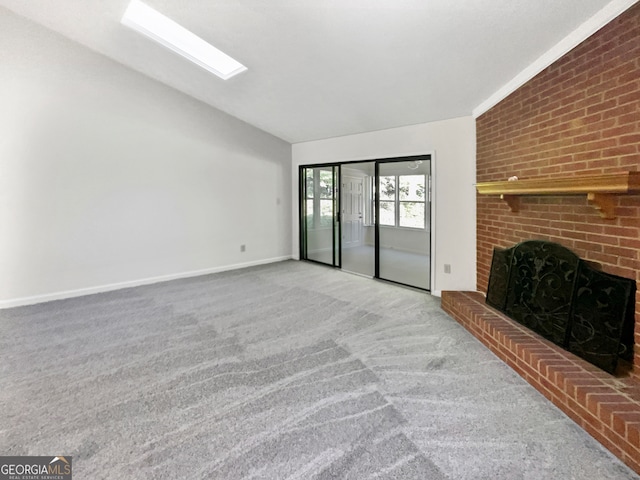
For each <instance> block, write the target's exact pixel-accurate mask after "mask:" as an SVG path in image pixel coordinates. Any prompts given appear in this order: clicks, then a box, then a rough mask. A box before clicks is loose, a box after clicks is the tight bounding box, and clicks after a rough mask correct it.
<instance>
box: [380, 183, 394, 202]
mask: <svg viewBox="0 0 640 480" xmlns="http://www.w3.org/2000/svg"><path fill="white" fill-rule="evenodd" d="M395 199H396V177H380V200H395Z"/></svg>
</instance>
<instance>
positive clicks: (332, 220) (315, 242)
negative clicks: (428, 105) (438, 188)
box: [300, 155, 431, 290]
mask: <svg viewBox="0 0 640 480" xmlns="http://www.w3.org/2000/svg"><path fill="white" fill-rule="evenodd" d="M430 186H431V161H430V157H429V156H428V155H422V156H415V157H404V158H396V159H385V160H375V161H363V162H349V163H343V164H331V165H320V166H318V165H314V166H304V167H301V168H300V200H301V203H300V226H301V232H300V245H301V248H300V257H301V259H303V260H311V261H314V262H319V263H323V264H326V265H331V266H334V267H339V268H342V269H343V270H346V271H349V272H353V273H358V274H360V275H365V276H369V277H375V278H379V279H383V280H389V281H393V282H397V283H401V284H404V285H409V286H412V287H416V288H421V289H424V290H430V289H431V282H430V279H431V258H430V253H431V228H430V227H431V215H430V212H431V191H430Z"/></svg>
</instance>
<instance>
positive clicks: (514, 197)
mask: <svg viewBox="0 0 640 480" xmlns="http://www.w3.org/2000/svg"><path fill="white" fill-rule="evenodd" d="M476 189H477V190H478V193H480V194H482V195H500V198H501V199H502V200H504V201H505V202H506V203H507V204H508V205H509V208H510V209H511V211H512V212H517V211H518V207H519V197H520V195H585V194H586V195H587V200H588V201H589V203H591V204H592V205H593V206H594V208H596V209H597V210H598V211H599V212H600V216H601V217H602V218H616V215H615V202H614V201H613V196H614V195H620V194H629V193H640V172H621V173H605V174H601V175H576V176H575V177H559V178H531V179H525V180H514V181H502V182H486V183H478V184H476Z"/></svg>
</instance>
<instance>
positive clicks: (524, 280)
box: [487, 240, 636, 373]
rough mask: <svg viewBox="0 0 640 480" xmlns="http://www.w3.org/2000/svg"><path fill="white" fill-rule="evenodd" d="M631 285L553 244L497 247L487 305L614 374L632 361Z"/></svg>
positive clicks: (535, 242)
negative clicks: (619, 365)
mask: <svg viewBox="0 0 640 480" xmlns="http://www.w3.org/2000/svg"><path fill="white" fill-rule="evenodd" d="M635 290H636V284H635V281H633V280H630V279H627V278H623V277H619V276H616V275H610V274H607V273H604V272H600V271H598V270H596V269H594V268H593V267H591V266H590V265H589V264H588V263H587V262H585V261H584V260H582V259H580V258H579V257H578V256H577V255H575V254H574V253H573V252H572V251H570V250H568V249H567V248H565V247H563V246H562V245H558V244H557V243H552V242H545V241H540V240H530V241H526V242H522V243H519V244H517V245H515V246H513V247H511V248H508V249H498V248H495V249H494V251H493V260H492V263H491V272H490V276H489V286H488V289H487V304H489V305H491V306H492V307H494V308H497V309H498V310H500V311H502V312H503V313H505V314H506V315H508V316H509V317H511V318H512V319H514V320H516V321H517V322H519V323H521V324H522V325H524V326H526V327H528V328H530V329H531V330H533V331H535V332H537V333H538V334H540V335H542V336H543V337H545V338H547V339H548V340H551V341H552V342H554V343H555V344H557V345H559V346H561V347H563V348H564V349H566V350H568V351H570V352H572V353H575V354H576V355H578V356H580V357H582V358H584V359H585V360H587V361H589V362H591V363H593V364H594V365H596V366H598V367H600V368H602V369H603V370H606V371H607V372H610V373H614V371H615V369H616V366H617V363H618V358H619V357H621V358H624V359H626V360H631V356H632V349H633V328H634V311H633V309H634V299H635Z"/></svg>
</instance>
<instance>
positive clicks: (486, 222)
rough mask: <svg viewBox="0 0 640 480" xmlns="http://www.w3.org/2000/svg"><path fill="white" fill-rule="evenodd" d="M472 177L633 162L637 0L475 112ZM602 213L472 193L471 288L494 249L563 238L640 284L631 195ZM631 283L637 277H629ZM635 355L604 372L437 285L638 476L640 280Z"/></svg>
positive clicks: (501, 352) (556, 200) (637, 209)
mask: <svg viewBox="0 0 640 480" xmlns="http://www.w3.org/2000/svg"><path fill="white" fill-rule="evenodd" d="M476 135H477V182H478V183H482V182H495V181H503V180H507V178H508V177H511V176H514V175H515V176H517V177H518V178H519V179H551V178H557V177H574V176H581V175H585V176H586V175H600V174H608V173H617V172H625V171H626V172H628V171H638V170H640V4H636V5H634V6H633V7H631V8H630V9H629V10H627V11H626V12H625V13H623V14H622V15H620V16H619V17H618V18H616V19H614V20H613V21H612V22H610V23H609V24H608V25H606V26H605V27H603V28H602V29H601V30H600V31H598V32H596V33H595V34H594V35H592V36H591V37H590V38H588V39H587V40H585V41H584V42H582V43H581V44H580V45H578V46H577V47H576V48H574V49H573V50H572V51H570V52H569V53H567V54H566V55H565V56H564V57H562V58H561V59H559V60H558V61H556V62H555V63H554V64H552V65H551V66H549V67H548V68H546V69H545V70H544V71H542V72H541V73H540V74H538V75H537V76H536V77H534V78H533V79H532V80H530V81H529V82H527V83H526V84H525V85H523V86H522V87H520V88H519V89H518V90H516V91H515V92H514V93H512V94H511V95H509V96H508V97H507V98H506V99H504V100H503V101H501V102H500V103H498V104H497V105H496V106H494V107H492V108H491V109H490V110H488V111H487V112H485V113H483V114H482V115H480V116H479V117H478V118H477V120H476ZM612 198H613V205H611V207H612V208H613V211H615V218H602V217H601V215H600V214H599V212H598V210H597V209H594V208H593V206H592V205H590V204H589V202H588V200H587V198H586V196H585V195H582V196H578V195H544V196H540V195H530V196H522V197H520V198H519V205H518V208H517V209H515V210H517V211H515V212H514V211H512V210H511V208H510V206H509V205H508V204H507V203H505V202H504V201H502V200H501V199H500V197H499V195H478V197H477V278H478V284H477V289H478V291H479V292H482V293H486V291H487V284H488V279H489V272H490V267H491V259H492V252H493V249H494V247H499V248H507V247H510V246H512V245H514V244H516V243H519V242H522V241H525V240H533V239H535V240H546V241H551V242H555V243H558V244H560V245H563V246H565V247H567V248H569V249H570V250H572V251H574V252H575V253H576V254H577V255H578V256H580V257H581V258H583V259H585V260H587V261H590V262H593V263H595V264H598V265H599V266H600V268H601V269H602V271H604V272H606V273H611V274H614V275H619V276H621V277H626V278H631V279H635V281H636V285H638V282H640V194H638V193H637V192H632V193H631V194H625V195H615V196H613V197H612ZM638 286H639V287H640V285H638ZM637 291H638V293H636V297H635V334H634V340H633V342H634V354H633V356H632V360H631V363H630V364H629V365H627V368H626V369H624V368H623V369H621V371H620V372H618V373H617V376H611V375H609V374H606V373H604V372H601V371H598V370H597V369H594V368H595V367H592V366H588V364H585V363H584V362H581V361H580V359H578V360H576V359H574V358H573V357H572V356H571V355H570V354H566V353H562V352H558V351H557V350H555V349H554V347H555V346H553V345H551V344H549V342H546V341H545V340H544V339H539V338H537V337H536V336H535V334H534V335H531V334H529V333H528V332H523V331H522V330H521V329H520V328H519V327H518V326H517V325H514V324H513V323H510V321H509V320H508V319H507V318H506V317H504V316H501V315H500V314H499V313H496V314H495V315H494V312H491V311H489V310H487V308H488V307H486V305H485V304H484V298H483V297H482V294H481V293H473V292H467V293H465V292H443V307H444V308H445V310H447V311H448V312H449V313H451V314H452V315H453V316H454V317H455V318H456V319H457V320H458V321H460V323H462V324H463V325H465V326H466V327H467V328H468V329H470V331H472V333H474V335H476V336H477V337H478V338H479V339H481V340H482V341H483V342H484V343H485V344H486V345H487V346H489V347H490V348H491V349H492V350H493V351H494V352H495V353H496V354H497V355H498V356H500V357H501V358H503V360H505V361H506V362H507V363H508V364H509V365H511V366H512V367H513V368H514V369H515V370H516V371H518V372H519V373H520V374H521V375H522V376H523V377H524V378H525V379H527V381H529V382H530V383H531V384H532V385H534V386H536V388H538V389H539V390H540V391H541V392H542V393H543V394H545V395H546V396H547V398H549V399H550V400H552V401H553V402H554V403H555V404H556V405H558V406H559V407H560V408H562V409H563V410H564V411H565V412H566V413H567V414H568V415H569V416H570V417H571V418H573V419H574V420H575V421H576V422H577V423H579V424H580V425H581V426H582V427H583V428H585V429H586V430H587V431H588V432H589V433H591V434H592V435H593V436H594V437H595V438H597V439H598V440H599V441H601V442H602V443H603V444H604V445H605V446H606V447H607V448H609V449H610V450H611V451H612V452H613V453H614V454H616V455H618V456H619V457H620V458H621V459H623V461H625V463H627V464H628V465H629V466H631V467H632V468H633V469H634V470H636V471H637V472H638V473H640V436H639V432H640V288H638V289H637Z"/></svg>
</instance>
